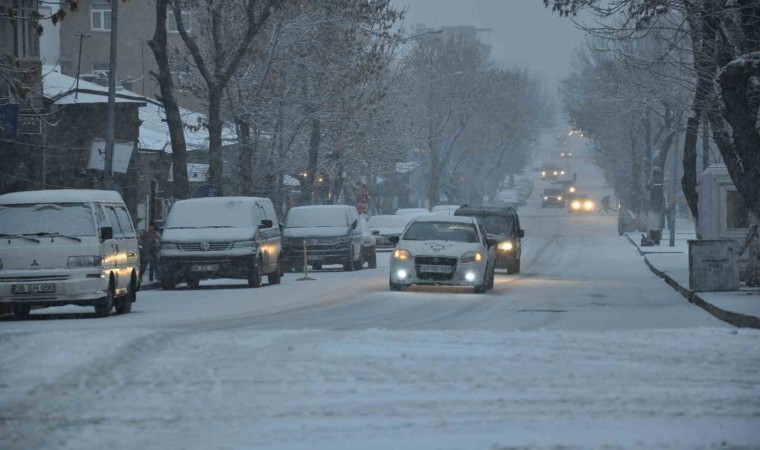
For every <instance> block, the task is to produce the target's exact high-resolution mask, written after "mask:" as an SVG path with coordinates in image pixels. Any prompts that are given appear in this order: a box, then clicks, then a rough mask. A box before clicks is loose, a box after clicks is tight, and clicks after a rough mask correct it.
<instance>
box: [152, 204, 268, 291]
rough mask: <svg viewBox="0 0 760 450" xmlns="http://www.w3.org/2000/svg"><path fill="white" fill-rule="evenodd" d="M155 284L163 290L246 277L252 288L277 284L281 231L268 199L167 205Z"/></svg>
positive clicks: (194, 287)
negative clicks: (178, 285) (209, 281)
mask: <svg viewBox="0 0 760 450" xmlns="http://www.w3.org/2000/svg"><path fill="white" fill-rule="evenodd" d="M158 258H159V276H158V277H159V280H160V281H161V287H162V288H163V289H167V290H169V289H174V288H175V287H176V286H177V284H178V283H181V282H183V281H184V282H185V283H187V286H188V287H189V288H190V289H197V288H198V287H199V285H200V282H201V280H205V279H212V278H245V279H247V280H248V285H249V286H251V287H259V286H261V281H262V280H261V279H262V276H263V275H266V276H267V278H268V281H269V284H279V283H280V279H281V278H282V264H281V263H280V227H279V223H278V221H277V214H276V212H275V210H274V205H272V201H271V200H269V199H268V198H259V197H206V198H194V199H190V200H180V201H178V202H177V203H175V204H174V206H172V209H171V211H169V217H167V219H166V227H165V228H164V231H163V234H162V235H161V247H160V250H159V254H158Z"/></svg>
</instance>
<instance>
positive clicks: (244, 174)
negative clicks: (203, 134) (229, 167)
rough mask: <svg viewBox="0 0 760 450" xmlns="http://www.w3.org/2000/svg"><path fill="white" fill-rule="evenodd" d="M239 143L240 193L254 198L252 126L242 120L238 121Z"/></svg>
mask: <svg viewBox="0 0 760 450" xmlns="http://www.w3.org/2000/svg"><path fill="white" fill-rule="evenodd" d="M236 123H237V131H238V141H239V142H240V193H241V194H242V195H244V196H247V197H251V196H253V149H252V148H251V147H252V145H251V126H250V124H249V123H248V122H247V121H245V120H242V119H238V120H236Z"/></svg>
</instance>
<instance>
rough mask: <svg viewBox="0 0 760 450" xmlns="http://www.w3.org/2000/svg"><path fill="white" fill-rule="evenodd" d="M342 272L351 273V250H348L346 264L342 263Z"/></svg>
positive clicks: (352, 265) (352, 261) (352, 260)
mask: <svg viewBox="0 0 760 450" xmlns="http://www.w3.org/2000/svg"><path fill="white" fill-rule="evenodd" d="M343 270H345V271H346V272H351V271H352V270H354V256H353V249H351V250H350V253H349V254H348V259H346V262H344V263H343Z"/></svg>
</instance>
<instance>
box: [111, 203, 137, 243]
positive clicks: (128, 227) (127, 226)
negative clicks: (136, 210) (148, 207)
mask: <svg viewBox="0 0 760 450" xmlns="http://www.w3.org/2000/svg"><path fill="white" fill-rule="evenodd" d="M116 215H117V216H118V217H119V225H121V231H122V232H123V233H124V237H125V238H133V237H135V229H134V228H132V220H130V218H129V213H128V212H127V210H126V209H125V208H124V207H123V206H117V207H116Z"/></svg>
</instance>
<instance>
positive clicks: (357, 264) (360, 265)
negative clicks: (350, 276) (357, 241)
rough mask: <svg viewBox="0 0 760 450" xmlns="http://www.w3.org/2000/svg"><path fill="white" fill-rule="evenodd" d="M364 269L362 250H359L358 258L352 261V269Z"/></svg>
mask: <svg viewBox="0 0 760 450" xmlns="http://www.w3.org/2000/svg"><path fill="white" fill-rule="evenodd" d="M362 269H364V251H361V252H359V260H358V261H356V262H355V263H354V270H362Z"/></svg>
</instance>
